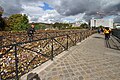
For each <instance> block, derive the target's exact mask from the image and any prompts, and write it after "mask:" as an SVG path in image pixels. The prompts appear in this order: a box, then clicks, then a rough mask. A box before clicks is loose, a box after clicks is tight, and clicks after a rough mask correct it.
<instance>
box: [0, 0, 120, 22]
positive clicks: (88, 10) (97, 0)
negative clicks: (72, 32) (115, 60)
mask: <svg viewBox="0 0 120 80" xmlns="http://www.w3.org/2000/svg"><path fill="white" fill-rule="evenodd" d="M0 6H2V7H3V8H4V16H9V15H11V14H16V13H22V14H27V15H28V16H29V20H30V22H46V23H51V22H75V21H81V20H86V21H88V20H90V19H91V18H93V17H94V18H105V19H109V18H113V19H114V21H115V22H120V0H9V1H8V0H0Z"/></svg>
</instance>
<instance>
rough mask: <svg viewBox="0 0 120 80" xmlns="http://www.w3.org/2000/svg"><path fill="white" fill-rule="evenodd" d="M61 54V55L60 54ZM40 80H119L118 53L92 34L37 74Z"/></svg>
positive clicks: (119, 61) (98, 35) (119, 59)
mask: <svg viewBox="0 0 120 80" xmlns="http://www.w3.org/2000/svg"><path fill="white" fill-rule="evenodd" d="M61 54H62V53H61ZM39 77H40V78H41V79H42V80H120V51H119V50H115V49H111V48H107V47H106V44H105V40H104V36H103V35H100V34H94V35H92V36H90V37H89V38H87V39H86V40H84V41H83V42H81V43H79V44H77V45H76V46H74V47H72V48H70V49H69V50H68V51H67V52H66V53H65V55H64V56H62V57H61V58H59V59H58V60H54V61H53V64H51V65H50V66H49V67H47V68H46V69H44V70H43V71H41V72H40V73H39Z"/></svg>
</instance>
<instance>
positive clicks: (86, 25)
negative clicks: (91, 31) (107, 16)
mask: <svg viewBox="0 0 120 80" xmlns="http://www.w3.org/2000/svg"><path fill="white" fill-rule="evenodd" d="M80 27H81V28H89V27H88V24H86V23H83V24H81V25H80Z"/></svg>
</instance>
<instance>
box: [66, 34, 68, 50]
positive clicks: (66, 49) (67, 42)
mask: <svg viewBox="0 0 120 80" xmlns="http://www.w3.org/2000/svg"><path fill="white" fill-rule="evenodd" d="M66 47H67V48H66V50H68V35H67V46H66Z"/></svg>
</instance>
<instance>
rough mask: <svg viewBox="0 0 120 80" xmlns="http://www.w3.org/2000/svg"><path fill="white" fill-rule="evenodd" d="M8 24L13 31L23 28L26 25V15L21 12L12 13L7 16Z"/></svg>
mask: <svg viewBox="0 0 120 80" xmlns="http://www.w3.org/2000/svg"><path fill="white" fill-rule="evenodd" d="M8 25H9V27H10V28H11V30H13V31H21V30H25V29H26V28H27V27H28V17H27V16H26V15H22V14H13V15H11V16H10V17H9V18H8Z"/></svg>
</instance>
